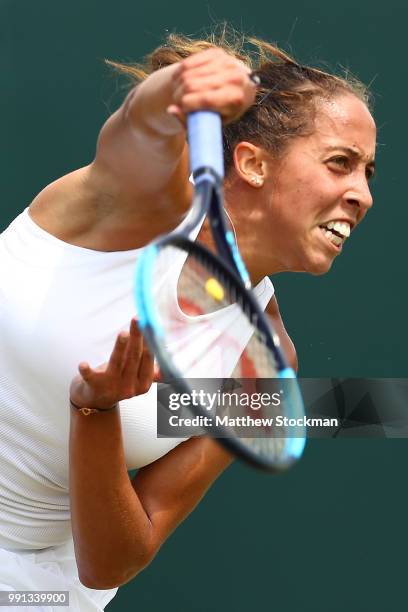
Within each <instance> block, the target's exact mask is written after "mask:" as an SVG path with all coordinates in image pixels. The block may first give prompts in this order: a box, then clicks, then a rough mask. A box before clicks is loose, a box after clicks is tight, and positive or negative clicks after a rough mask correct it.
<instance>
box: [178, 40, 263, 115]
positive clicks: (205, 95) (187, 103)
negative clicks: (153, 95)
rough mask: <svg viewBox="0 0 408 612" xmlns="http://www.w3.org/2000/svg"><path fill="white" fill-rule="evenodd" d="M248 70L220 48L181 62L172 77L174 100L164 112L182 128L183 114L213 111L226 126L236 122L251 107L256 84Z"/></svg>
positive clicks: (208, 50)
mask: <svg viewBox="0 0 408 612" xmlns="http://www.w3.org/2000/svg"><path fill="white" fill-rule="evenodd" d="M250 74H251V71H250V69H249V68H248V67H247V66H246V65H245V64H244V63H243V62H241V61H240V60H238V59H236V58H235V57H233V56H232V55H230V54H229V53H226V52H225V51H223V50H222V49H217V48H214V49H207V50H206V51H201V52H200V53H195V54H193V55H191V56H190V57H188V58H187V59H185V60H183V61H181V62H180V63H179V66H178V70H177V71H176V72H175V74H174V81H173V84H174V93H173V101H174V103H173V104H171V105H170V106H169V107H168V109H167V112H169V113H170V114H172V115H175V116H176V117H177V118H178V119H179V120H180V121H181V122H182V123H183V124H184V125H185V122H186V118H185V116H186V114H187V113H189V112H191V111H196V110H213V111H216V112H218V113H220V114H221V116H222V117H223V119H224V121H225V122H226V123H228V122H231V121H235V120H236V119H238V118H239V117H240V116H241V115H242V114H243V113H244V112H245V111H246V110H247V109H248V108H249V107H250V106H251V104H253V102H254V99H255V93H256V85H255V84H254V83H253V81H251V79H250V78H249V75H250Z"/></svg>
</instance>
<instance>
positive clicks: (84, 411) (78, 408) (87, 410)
mask: <svg viewBox="0 0 408 612" xmlns="http://www.w3.org/2000/svg"><path fill="white" fill-rule="evenodd" d="M69 403H70V405H71V408H72V409H73V410H74V411H75V412H80V413H81V414H83V415H84V416H89V415H90V414H97V413H101V412H113V411H114V410H115V409H116V408H118V407H119V404H118V403H116V404H114V405H113V406H110V407H108V408H88V407H87V406H78V404H75V403H74V402H73V401H72V400H71V399H70V400H69Z"/></svg>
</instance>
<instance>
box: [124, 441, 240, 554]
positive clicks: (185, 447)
mask: <svg viewBox="0 0 408 612" xmlns="http://www.w3.org/2000/svg"><path fill="white" fill-rule="evenodd" d="M231 461H232V456H231V455H230V454H229V453H228V452H227V451H226V450H224V449H223V448H222V447H221V446H220V445H219V444H218V443H217V442H215V440H213V439H211V438H209V437H207V436H203V437H198V438H191V439H189V440H187V441H186V442H183V443H182V444H180V445H179V446H177V447H176V448H175V449H173V450H172V451H170V452H169V453H167V455H165V456H164V457H161V458H160V459H158V460H157V461H155V462H154V463H152V464H150V465H147V466H146V467H144V468H142V469H140V470H139V472H138V473H137V475H136V476H135V478H134V479H133V480H132V485H133V488H134V490H135V491H136V493H137V495H138V496H139V499H140V501H141V503H142V505H143V507H144V509H145V512H146V514H147V515H148V517H149V519H150V521H151V523H152V527H153V528H152V538H153V541H152V542H151V543H150V550H151V555H152V556H154V554H155V553H156V552H157V550H158V549H159V548H160V546H161V544H162V543H163V542H164V541H165V540H166V538H167V537H168V536H169V535H170V533H171V532H172V531H173V530H174V529H175V528H176V527H177V525H178V524H179V523H180V522H181V521H182V520H183V519H184V518H186V516H187V515H188V514H189V513H190V512H191V511H192V510H193V509H194V508H195V506H196V505H197V504H198V502H199V501H200V500H201V498H202V497H203V496H204V494H205V492H206V491H207V490H208V488H209V487H210V485H211V484H212V482H214V480H215V479H216V478H217V477H218V476H219V475H220V474H221V472H223V471H224V469H225V468H226V467H227V466H228V465H229V464H230V463H231Z"/></svg>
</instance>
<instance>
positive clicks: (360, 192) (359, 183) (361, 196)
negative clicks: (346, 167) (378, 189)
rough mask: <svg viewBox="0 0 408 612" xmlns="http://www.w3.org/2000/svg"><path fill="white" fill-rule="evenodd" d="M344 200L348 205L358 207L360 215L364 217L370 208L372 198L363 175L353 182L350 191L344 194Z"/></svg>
mask: <svg viewBox="0 0 408 612" xmlns="http://www.w3.org/2000/svg"><path fill="white" fill-rule="evenodd" d="M345 199H346V201H347V203H348V204H351V205H352V206H356V207H358V208H359V210H360V214H361V215H365V213H366V212H367V211H368V210H369V209H370V208H371V207H372V205H373V197H372V195H371V191H370V187H369V185H368V182H367V177H366V176H365V173H364V175H363V176H359V177H358V179H356V180H355V181H353V184H352V185H351V186H350V189H349V190H348V191H347V193H346V194H345Z"/></svg>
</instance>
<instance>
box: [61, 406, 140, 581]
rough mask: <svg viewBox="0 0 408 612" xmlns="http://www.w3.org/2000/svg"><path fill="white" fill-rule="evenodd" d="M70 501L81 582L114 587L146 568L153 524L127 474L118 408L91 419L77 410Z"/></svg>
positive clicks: (73, 422)
mask: <svg viewBox="0 0 408 612" xmlns="http://www.w3.org/2000/svg"><path fill="white" fill-rule="evenodd" d="M70 498H71V515H72V531H73V537H74V544H75V554H76V558H77V563H78V570H79V577H80V579H81V582H83V583H84V584H85V585H86V586H89V587H90V588H99V589H101V588H113V587H115V586H118V585H120V584H124V583H125V582H127V581H128V580H130V579H131V578H132V577H133V576H134V575H136V574H137V573H138V572H139V571H140V570H141V569H143V567H144V566H145V565H146V564H147V563H148V561H149V555H148V551H149V550H150V538H151V529H152V525H151V522H150V520H149V518H148V516H147V514H146V512H145V510H144V508H143V506H142V504H141V502H140V500H139V498H138V496H137V495H136V494H135V491H134V489H133V488H132V485H131V482H130V479H129V476H128V473H127V469H126V462H125V457H124V450H123V442H122V432H121V423H120V415H119V410H118V409H117V408H116V409H114V410H112V411H109V412H106V413H100V414H92V415H90V416H84V415H83V414H81V413H80V412H79V411H77V410H76V409H74V408H71V432H70Z"/></svg>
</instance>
